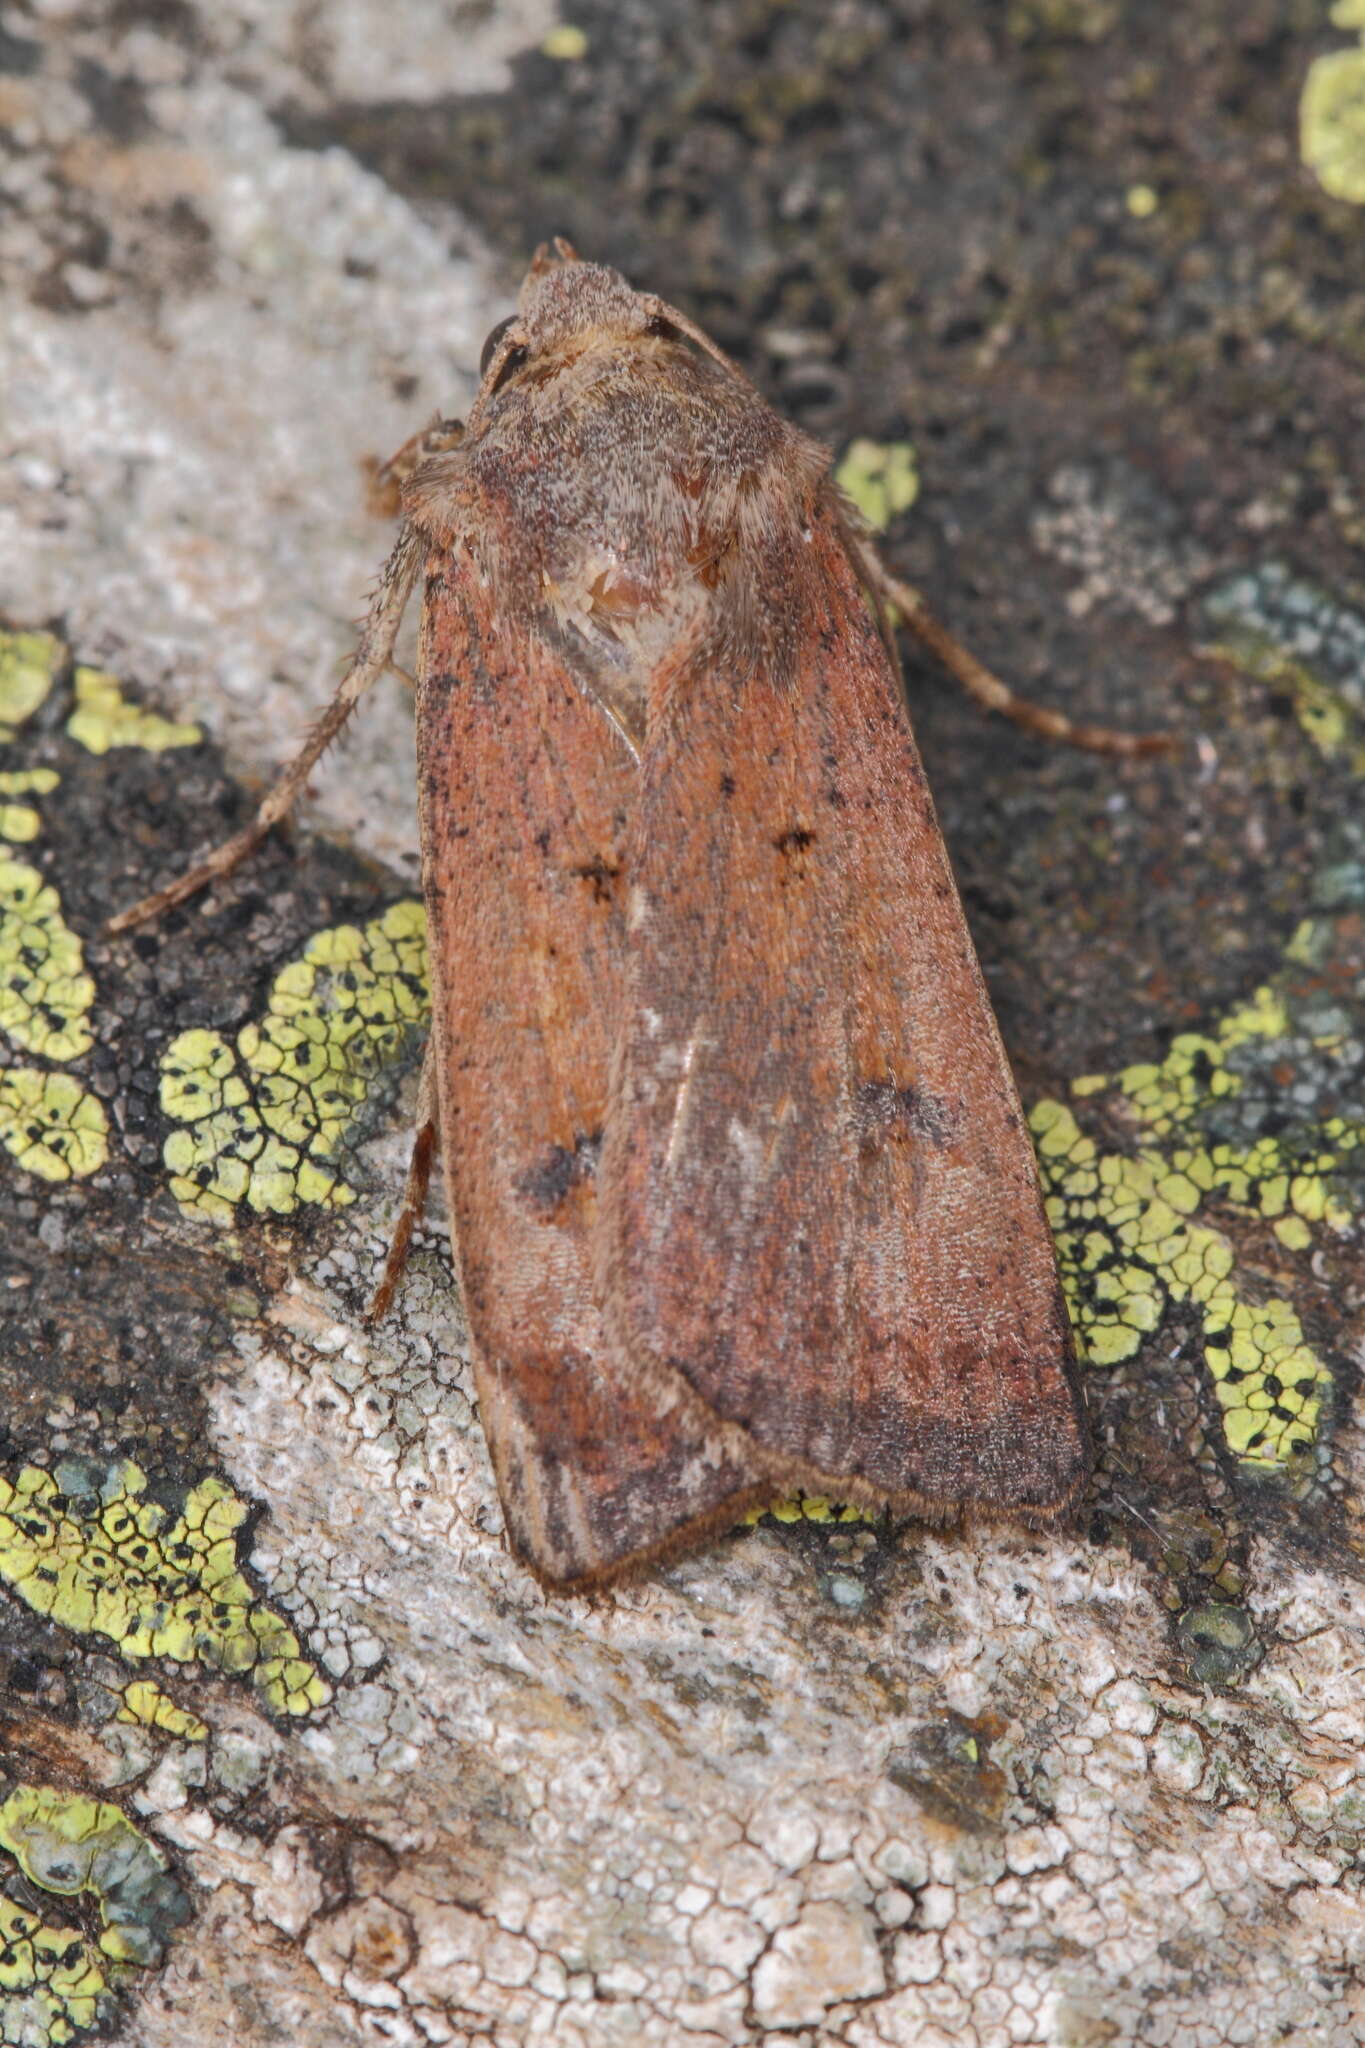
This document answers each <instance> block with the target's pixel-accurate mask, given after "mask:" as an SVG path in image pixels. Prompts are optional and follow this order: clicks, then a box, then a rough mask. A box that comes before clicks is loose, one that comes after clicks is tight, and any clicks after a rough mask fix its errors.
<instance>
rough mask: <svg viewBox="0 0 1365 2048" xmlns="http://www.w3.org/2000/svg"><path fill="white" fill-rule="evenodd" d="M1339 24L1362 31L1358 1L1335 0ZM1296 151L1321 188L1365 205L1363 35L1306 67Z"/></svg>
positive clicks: (1364, 11) (1364, 18)
mask: <svg viewBox="0 0 1365 2048" xmlns="http://www.w3.org/2000/svg"><path fill="white" fill-rule="evenodd" d="M1332 19H1333V21H1334V22H1335V23H1336V25H1337V27H1338V28H1344V29H1352V28H1359V29H1365V8H1363V7H1362V5H1361V0H1337V5H1336V6H1335V7H1334V8H1333V9H1332ZM1299 151H1300V154H1301V155H1302V157H1303V161H1304V163H1305V164H1306V165H1307V166H1308V168H1309V170H1310V171H1312V173H1313V175H1314V177H1315V178H1316V179H1317V181H1318V183H1319V184H1320V185H1321V186H1322V189H1323V191H1324V192H1327V193H1329V194H1330V196H1331V197H1332V198H1333V199H1345V200H1347V201H1349V202H1350V203H1351V204H1352V205H1353V206H1365V38H1363V39H1362V43H1361V47H1360V48H1359V49H1355V50H1331V51H1329V52H1328V53H1327V54H1326V55H1325V56H1322V57H1315V58H1314V60H1313V62H1312V63H1311V64H1310V65H1309V67H1308V76H1307V77H1306V79H1305V80H1304V85H1303V92H1302V95H1301V96H1300V99H1299Z"/></svg>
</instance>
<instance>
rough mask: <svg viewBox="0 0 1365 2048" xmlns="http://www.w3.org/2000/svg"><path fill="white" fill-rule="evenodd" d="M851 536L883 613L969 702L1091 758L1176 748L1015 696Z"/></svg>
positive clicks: (1154, 735)
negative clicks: (889, 612) (889, 610)
mask: <svg viewBox="0 0 1365 2048" xmlns="http://www.w3.org/2000/svg"><path fill="white" fill-rule="evenodd" d="M847 537H848V541H849V545H850V547H851V548H852V551H853V556H854V559H855V561H856V562H857V564H858V567H859V569H860V571H861V573H862V577H863V580H864V582H865V584H866V586H867V588H868V589H869V590H870V591H871V592H872V594H873V597H874V598H875V600H876V602H877V605H878V608H879V610H881V611H882V612H883V614H884V613H885V609H886V607H887V606H889V605H894V606H895V608H896V612H897V614H898V616H899V619H900V623H901V624H902V625H903V626H904V627H905V628H906V629H907V631H909V632H911V633H913V634H914V636H915V638H916V639H917V640H919V641H920V642H921V644H922V645H923V646H925V647H927V648H928V649H929V651H930V653H931V654H933V655H935V656H936V657H937V659H938V660H939V661H940V662H942V664H943V666H944V668H946V669H947V671H948V673H949V675H951V676H952V677H954V678H955V680H956V681H957V682H959V683H961V685H962V687H963V689H964V690H965V691H966V692H967V695H968V696H969V697H974V698H975V699H976V701H977V703H978V704H982V705H984V706H985V708H986V709H987V710H988V711H998V712H1000V713H1001V715H1002V716H1003V717H1005V718H1009V719H1012V720H1013V721H1014V723H1015V724H1016V725H1021V726H1022V727H1023V728H1024V730H1025V732H1032V733H1037V734H1038V735H1039V736H1040V737H1041V738H1043V739H1048V740H1061V741H1062V742H1063V743H1064V744H1065V745H1067V746H1070V747H1084V748H1085V749H1086V750H1087V751H1088V752H1090V753H1092V754H1118V755H1121V756H1127V757H1129V758H1131V757H1133V756H1135V755H1141V754H1165V753H1169V751H1170V749H1171V748H1172V747H1173V746H1174V744H1175V741H1174V739H1173V737H1172V735H1171V734H1170V733H1165V732H1148V733H1133V732H1116V731H1114V729H1113V728H1112V727H1111V726H1107V725H1079V724H1077V723H1076V722H1075V720H1073V719H1070V718H1068V717H1067V716H1066V714H1065V713H1064V712H1061V711H1054V710H1052V709H1051V708H1050V707H1049V706H1048V705H1046V704H1034V703H1033V702H1031V700H1030V699H1029V698H1027V697H1017V696H1016V695H1015V693H1014V691H1013V690H1011V689H1009V688H1008V687H1007V686H1006V685H1005V684H1004V683H1002V682H1001V680H1000V678H999V676H997V675H994V674H993V673H992V671H991V670H990V669H988V668H987V667H986V666H985V664H984V662H980V661H978V660H977V658H976V656H975V655H974V654H973V653H972V652H971V651H970V649H969V648H966V647H964V646H963V645H962V642H961V641H960V640H958V639H957V638H956V637H955V636H954V635H953V634H952V633H950V632H949V631H948V628H947V627H946V626H945V625H944V624H943V623H942V621H941V620H939V619H936V618H935V617H934V615H933V613H932V612H931V611H930V610H929V607H928V606H927V605H926V604H925V602H924V599H923V598H922V597H921V596H920V594H919V592H918V591H917V590H913V589H912V588H911V587H910V585H909V584H908V583H902V582H901V581H900V580H899V579H898V578H897V577H895V576H893V575H892V574H891V572H890V570H889V569H888V568H887V567H886V565H885V563H884V562H883V561H882V559H881V557H880V556H879V555H878V554H877V553H876V551H875V549H873V548H870V547H869V546H868V545H867V543H866V542H865V541H864V540H861V539H860V538H859V537H858V536H857V535H856V534H849V535H848V536H847Z"/></svg>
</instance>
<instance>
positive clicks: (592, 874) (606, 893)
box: [574, 853, 621, 903]
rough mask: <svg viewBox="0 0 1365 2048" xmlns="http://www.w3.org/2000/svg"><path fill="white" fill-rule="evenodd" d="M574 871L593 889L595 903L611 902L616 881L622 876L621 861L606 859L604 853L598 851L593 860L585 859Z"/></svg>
mask: <svg viewBox="0 0 1365 2048" xmlns="http://www.w3.org/2000/svg"><path fill="white" fill-rule="evenodd" d="M574 873H575V874H576V875H577V876H578V877H579V879H580V881H584V882H586V883H587V884H588V887H589V888H590V889H591V891H592V900H593V902H594V903H610V902H611V901H612V899H613V896H614V894H615V890H616V883H617V881H618V879H619V878H620V874H621V863H620V862H619V861H609V860H604V859H603V858H602V855H601V854H600V853H597V854H594V855H593V857H592V859H591V860H589V861H584V862H583V863H582V864H581V865H580V866H579V867H576V868H575V869H574Z"/></svg>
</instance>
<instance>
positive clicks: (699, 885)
mask: <svg viewBox="0 0 1365 2048" xmlns="http://www.w3.org/2000/svg"><path fill="white" fill-rule="evenodd" d="M806 548H807V555H806V562H807V565H808V570H809V573H808V574H806V575H805V576H803V577H802V578H800V579H787V580H786V582H785V584H784V586H783V587H784V588H787V589H792V590H795V591H799V592H800V593H801V594H800V596H799V600H798V601H799V603H800V604H801V606H802V607H803V611H802V617H801V618H800V619H799V620H798V621H796V622H794V629H793V622H792V621H791V620H790V619H788V620H787V621H785V623H784V630H785V632H786V635H787V638H786V640H785V642H784V644H786V645H794V646H795V647H796V648H797V649H798V650H799V653H798V655H797V657H796V665H795V668H794V669H793V668H792V667H791V666H790V664H788V665H787V667H786V668H785V670H784V671H783V672H782V673H781V674H778V675H774V674H771V673H766V672H765V671H764V668H763V664H762V663H761V662H758V663H755V664H751V665H750V666H749V667H748V669H747V671H746V672H745V673H744V674H742V675H739V676H734V675H726V674H725V673H723V672H719V673H718V672H717V667H716V663H715V660H714V658H709V657H707V656H706V655H700V656H697V657H695V658H694V659H693V660H692V661H691V662H690V663H687V662H684V663H683V664H682V665H681V666H677V667H675V668H673V669H672V670H670V671H669V672H667V673H660V674H659V675H657V676H656V678H655V680H654V684H653V692H652V696H651V700H650V704H649V710H648V723H647V738H646V745H645V749H644V754H643V761H642V772H641V782H640V791H639V797H638V802H637V804H636V806H635V809H634V813H633V817H632V822H631V825H630V828H629V832H628V835H627V838H626V841H625V848H624V851H625V862H626V868H627V871H628V873H629V876H630V884H631V889H630V899H629V903H628V906H627V909H626V923H627V927H628V949H627V955H626V959H625V964H624V969H623V970H621V971H620V972H621V981H620V986H621V988H622V1001H623V1011H622V1015H621V1019H620V1022H619V1024H618V1026H617V1029H616V1048H615V1058H614V1064H613V1074H612V1085H611V1094H610V1099H609V1103H608V1105H607V1113H606V1122H605V1128H606V1138H605V1142H604V1147H603V1152H602V1157H601V1162H600V1167H599V1172H598V1178H597V1189H596V1192H597V1202H598V1221H597V1230H598V1259H599V1267H600V1273H601V1277H602V1289H603V1299H604V1302H605V1309H606V1320H607V1333H608V1337H609V1339H610V1344H611V1351H612V1355H613V1356H614V1357H615V1358H617V1359H619V1360H621V1361H622V1362H623V1363H622V1367H621V1370H622V1371H623V1373H626V1374H631V1373H634V1375H635V1376H636V1377H637V1379H638V1381H639V1383H640V1385H641V1386H642V1388H643V1387H644V1386H645V1385H646V1384H648V1385H649V1386H651V1387H653V1388H655V1389H656V1390H657V1389H660V1388H666V1387H669V1386H677V1387H679V1388H683V1389H686V1390H687V1391H689V1392H691V1393H692V1394H695V1395H696V1396H698V1397H699V1398H700V1400H701V1401H702V1402H703V1403H704V1404H705V1405H706V1407H707V1408H708V1409H709V1410H710V1411H711V1412H712V1413H714V1415H715V1416H716V1417H717V1418H720V1419H722V1420H723V1421H724V1422H726V1423H728V1424H731V1425H733V1426H736V1427H738V1428H739V1429H740V1430H742V1431H743V1432H744V1433H745V1434H746V1435H747V1436H748V1437H749V1438H750V1439H751V1440H752V1442H753V1443H754V1445H755V1447H756V1450H757V1451H758V1452H759V1453H760V1454H763V1455H766V1456H767V1457H768V1458H776V1459H777V1460H778V1461H779V1462H780V1465H781V1467H782V1470H783V1471H784V1474H785V1475H786V1476H787V1477H788V1478H789V1480H791V1481H793V1482H804V1483H806V1484H815V1485H819V1486H822V1487H833V1488H834V1489H836V1490H842V1491H843V1492H845V1493H846V1494H853V1495H854V1496H857V1497H876V1498H884V1499H889V1500H890V1501H892V1502H893V1503H896V1504H900V1505H903V1506H905V1507H907V1508H909V1509H913V1510H914V1511H917V1512H927V1513H931V1514H933V1513H947V1512H949V1511H951V1510H952V1509H954V1508H956V1507H958V1506H960V1505H962V1504H967V1505H970V1506H975V1507H977V1508H980V1509H983V1510H987V1511H990V1510H1001V1511H1013V1512H1016V1513H1018V1512H1021V1511H1022V1512H1024V1513H1026V1514H1027V1513H1029V1512H1037V1513H1040V1514H1044V1513H1047V1512H1050V1511H1052V1510H1055V1509H1056V1508H1058V1507H1059V1506H1061V1505H1062V1504H1064V1503H1065V1502H1066V1501H1067V1500H1068V1499H1070V1498H1071V1496H1072V1495H1073V1494H1074V1493H1075V1491H1076V1490H1077V1488H1078V1487H1079V1485H1080V1484H1081V1482H1082V1479H1083V1477H1084V1472H1085V1468H1086V1439H1085V1425H1084V1416H1083V1409H1082V1405H1081V1400H1080V1395H1079V1390H1078V1387H1077V1384H1076V1379H1075V1370H1074V1365H1073V1362H1072V1353H1071V1346H1070V1339H1069V1333H1068V1326H1067V1320H1066V1315H1065V1309H1064V1306H1063V1303H1062V1299H1061V1295H1060V1289H1059V1285H1058V1279H1057V1271H1056V1264H1055V1256H1054V1252H1053V1247H1052V1242H1051V1237H1050V1234H1049V1231H1048V1228H1047V1224H1046V1221H1045V1218H1044V1215H1043V1210H1042V1204H1041V1198H1040V1194H1039V1188H1038V1182H1037V1175H1036V1170H1035V1166H1034V1160H1033V1154H1032V1149H1031V1146H1030V1143H1029V1138H1028V1134H1027V1131H1026V1128H1025V1125H1024V1120H1023V1117H1022V1113H1021V1111H1020V1107H1019V1101H1018V1096H1017V1093H1016V1090H1015V1087H1014V1082H1013V1079H1012V1076H1011V1074H1010V1071H1009V1067H1008V1065H1007V1062H1006V1059H1005V1055H1004V1052H1003V1049H1002V1046H1001V1043H1000V1038H999V1034H998V1031H997V1029H996V1025H995V1020H994V1017H993V1015H992V1012H991V1008H990V1003H989V1000H988V998H987V995H986V991H985V988H984V985H983V982H982V978H981V973H980V969H979V967H978V965H977V961H976V957H975V954H974V952H973V949H972V945H971V940H970V937H969V935H968V932H967V928H966V924H965V921H964V919H963V914H962V909H961V905H960V903H959V900H958V896H957V892H956V889H955V887H954V883H953V878H952V874H951V871H950V869H949V866H948V861H947V856H946V853H945V851H944V847H943V843H942V839H941V837H940V835H939V832H938V827H937V824H936V821H935V817H934V811H933V804H932V800H931V798H930V795H929V791H928V788H927V785H926V782H925V777H924V772H923V769H922V767H921V765H920V761H919V756H918V753H917V750H916V747H915V743H914V739H913V737H912V734H911V731H910V727H909V722H908V720H907V718H906V715H905V711H904V708H903V703H902V699H901V692H900V686H899V681H898V679H897V677H896V676H895V674H894V672H893V670H892V668H891V665H890V662H889V660H888V658H887V655H886V652H885V650H884V648H883V646H882V644H881V641H880V639H879V637H878V634H877V631H876V628H875V626H874V623H873V621H872V619H871V617H870V616H869V613H868V609H867V606H866V604H865V603H864V600H863V597H862V594H861V592H860V590H859V587H858V584H857V580H856V577H855V575H854V572H853V570H852V568H851V566H850V564H849V561H848V557H847V554H846V552H845V550H844V547H843V545H842V542H841V540H840V531H839V515H838V512H837V509H836V507H835V505H834V503H833V502H832V501H830V500H822V501H821V506H820V509H819V513H818V517H817V519H816V521H815V524H814V526H813V528H812V529H811V530H810V532H809V535H808V537H807V539H806Z"/></svg>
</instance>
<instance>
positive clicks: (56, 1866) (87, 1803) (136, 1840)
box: [0, 1785, 190, 1967]
mask: <svg viewBox="0 0 1365 2048" xmlns="http://www.w3.org/2000/svg"><path fill="white" fill-rule="evenodd" d="M0 1849H3V1850H4V1851H5V1852H6V1853H7V1854H8V1855H10V1856H12V1857H13V1858H14V1860H15V1862H16V1863H17V1864H18V1865H19V1867H20V1869H21V1870H22V1871H23V1873H24V1876H25V1877H26V1878H27V1879H28V1880H29V1883H30V1884H34V1885H37V1886H38V1887H39V1888H40V1889H41V1890H43V1891H45V1892H52V1893H54V1894H56V1895H57V1896H59V1897H61V1898H77V1897H80V1896H82V1895H84V1896H87V1897H89V1898H92V1899H93V1900H94V1901H95V1904H96V1906H97V1907H98V1909H99V1915H100V1921H101V1925H102V1930H103V1931H102V1932H101V1934H100V1937H99V1947H100V1951H101V1953H102V1954H103V1955H105V1956H107V1957H108V1959H109V1961H110V1962H112V1963H133V1964H139V1965H142V1966H144V1967H145V1966H146V1965H148V1964H151V1963H157V1962H159V1961H160V1960H161V1957H162V1954H163V1952H164V1950H165V1947H166V1942H167V1939H168V1937H169V1936H170V1934H171V1933H172V1932H173V1930H174V1929H175V1928H177V1927H181V1926H183V1925H184V1923H185V1921H186V1920H187V1919H188V1918H189V1915H190V1906H189V1900H188V1899H187V1897H186V1895H185V1893H184V1891H183V1890H182V1888H181V1886H180V1885H179V1884H178V1883H177V1882H176V1880H175V1878H174V1877H173V1876H172V1874H171V1872H170V1870H169V1869H168V1868H167V1864H166V1859H165V1857H164V1856H163V1855H162V1853H161V1851H160V1850H159V1849H158V1848H156V1847H155V1845H154V1844H153V1843H151V1842H149V1841H148V1839H147V1837H146V1836H145V1835H144V1834H142V1833H141V1831H140V1830H139V1829H138V1828H135V1827H134V1826H133V1823H132V1822H131V1821H130V1820H129V1819H128V1818H127V1816H126V1815H125V1814H124V1813H123V1812H122V1811H121V1809H120V1808H119V1807H117V1806H111V1805H108V1804H107V1803H106V1802H105V1801H103V1800H99V1799H90V1798H87V1797H85V1796H84V1795H82V1794H81V1793H77V1792H59V1791H56V1790H54V1789H53V1788H52V1787H51V1786H48V1785H20V1786H19V1787H18V1788H17V1790H15V1791H13V1792H11V1793H10V1795H9V1797H8V1799H6V1800H5V1801H4V1802H3V1804H0Z"/></svg>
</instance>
